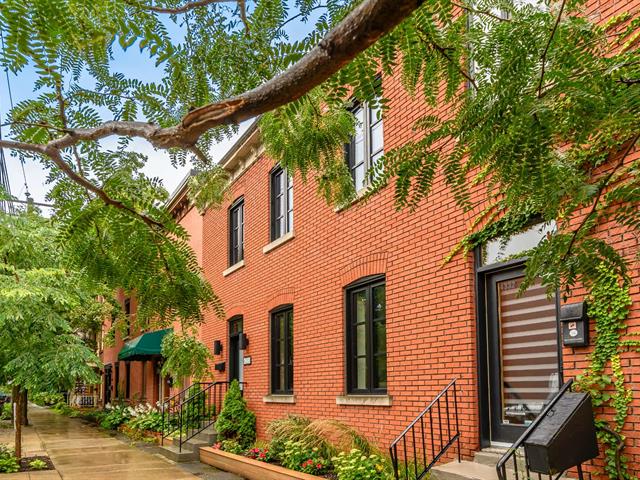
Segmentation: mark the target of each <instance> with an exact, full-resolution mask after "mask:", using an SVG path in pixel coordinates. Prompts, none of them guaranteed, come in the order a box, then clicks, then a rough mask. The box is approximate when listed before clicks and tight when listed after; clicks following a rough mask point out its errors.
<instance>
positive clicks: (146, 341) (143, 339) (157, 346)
mask: <svg viewBox="0 0 640 480" xmlns="http://www.w3.org/2000/svg"><path fill="white" fill-rule="evenodd" d="M172 331H173V328H166V329H164V330H157V331H155V332H148V333H143V334H142V335H140V336H139V337H136V338H134V339H132V340H129V341H128V342H127V343H125V344H124V347H122V350H120V353H118V360H128V361H132V360H149V357H154V356H159V355H160V354H161V351H162V339H163V338H164V336H165V335H166V334H167V333H169V332H172Z"/></svg>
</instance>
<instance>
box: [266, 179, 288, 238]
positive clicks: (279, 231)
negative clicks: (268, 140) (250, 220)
mask: <svg viewBox="0 0 640 480" xmlns="http://www.w3.org/2000/svg"><path fill="white" fill-rule="evenodd" d="M292 229H293V181H292V179H291V177H290V176H289V174H287V172H286V171H285V170H284V169H283V168H282V167H280V166H278V167H276V168H274V169H273V171H272V172H271V240H272V241H273V240H276V239H278V238H280V237H282V236H283V235H284V234H285V233H289V232H290V231H291V230H292Z"/></svg>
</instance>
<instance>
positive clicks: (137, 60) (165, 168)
mask: <svg viewBox="0 0 640 480" xmlns="http://www.w3.org/2000/svg"><path fill="white" fill-rule="evenodd" d="M88 1H89V0H88ZM291 3H293V0H292V2H291ZM249 8H250V5H249ZM289 27H290V28H289V29H288V31H289V32H290V34H291V36H292V38H293V39H295V38H296V37H300V36H302V35H304V34H305V33H306V31H308V28H309V27H308V26H307V25H303V24H300V23H299V22H298V23H296V22H292V23H291V24H290V25H289ZM172 30H175V32H176V35H180V32H179V29H178V28H177V27H172ZM115 45H116V46H115V47H114V60H113V63H112V65H113V68H114V70H116V71H120V72H122V73H124V74H125V75H126V76H127V77H129V78H138V79H140V80H144V81H154V80H157V79H158V78H159V77H160V76H161V75H162V67H160V68H159V69H158V68H156V67H155V65H154V62H152V61H150V60H149V58H148V56H147V54H146V53H145V54H141V53H140V51H139V49H138V48H137V47H135V46H133V47H131V48H129V49H128V50H126V51H123V50H122V49H121V48H120V47H119V46H118V44H117V42H116V44H115ZM1 73H2V76H1V77H0V116H1V119H2V123H4V122H5V121H6V116H7V112H8V111H9V109H10V102H9V88H8V85H10V88H11V93H12V98H13V103H14V104H16V103H18V102H20V101H22V100H25V99H28V98H30V97H33V96H34V95H36V93H34V91H33V88H34V83H35V81H36V79H37V76H36V75H35V72H34V71H33V70H32V69H26V70H24V71H22V72H20V73H19V74H18V75H17V76H16V75H14V74H12V73H9V82H7V79H6V76H5V75H4V72H1ZM105 119H106V120H108V119H109V118H108V117H105ZM249 123H250V122H245V123H244V124H243V125H241V126H240V132H239V133H238V135H240V134H241V133H242V132H243V131H244V129H245V128H246V127H247V126H248V124H249ZM7 133H8V128H6V127H4V128H3V129H2V135H3V138H6V137H7ZM236 138H237V136H236V137H234V138H232V139H229V140H225V141H223V142H221V143H219V144H218V145H216V146H215V147H214V148H213V151H212V152H211V154H212V157H213V158H214V159H216V160H217V159H219V158H221V157H222V156H223V155H224V153H225V152H226V151H227V150H228V149H229V147H230V146H231V145H233V143H234V142H235V140H236ZM116 141H117V140H116V139H115V138H114V139H113V140H109V141H107V142H104V143H103V145H104V146H105V147H109V145H110V144H112V145H115V143H116ZM132 149H135V150H136V151H138V152H141V153H145V154H147V155H148V157H149V161H148V163H147V165H146V167H145V168H144V173H145V174H147V175H149V176H154V177H159V178H161V179H162V180H163V183H164V186H165V188H166V189H167V190H168V191H169V192H172V191H173V190H174V189H175V188H176V187H177V186H178V185H179V183H180V181H181V180H182V179H183V178H184V176H185V175H186V174H187V172H188V171H189V169H190V166H189V165H187V166H185V167H178V168H174V167H173V166H172V165H171V162H170V161H169V156H168V155H167V153H165V152H163V151H157V150H155V149H154V148H153V147H152V146H151V145H150V144H149V143H147V142H146V141H144V140H138V139H137V140H135V141H134V143H133V144H132ZM5 158H6V162H7V170H8V173H9V179H10V182H11V193H12V194H13V195H14V196H15V197H17V198H18V199H21V200H23V199H24V198H25V194H26V187H25V181H24V178H23V174H22V169H21V166H20V162H19V160H18V159H17V158H16V157H12V156H11V155H10V152H9V151H6V150H5ZM24 167H25V168H24V170H25V174H26V184H27V186H28V189H29V192H30V193H31V196H32V198H33V199H34V200H35V201H38V202H45V201H46V200H45V197H46V194H47V192H48V191H49V188H50V186H49V185H47V184H46V177H47V171H46V170H45V169H44V168H43V166H42V165H41V164H40V163H39V162H34V161H27V162H26V163H25V165H24Z"/></svg>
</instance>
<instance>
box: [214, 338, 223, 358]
mask: <svg viewBox="0 0 640 480" xmlns="http://www.w3.org/2000/svg"><path fill="white" fill-rule="evenodd" d="M221 353H222V342H221V341H220V340H216V341H214V342H213V354H214V355H220V354H221Z"/></svg>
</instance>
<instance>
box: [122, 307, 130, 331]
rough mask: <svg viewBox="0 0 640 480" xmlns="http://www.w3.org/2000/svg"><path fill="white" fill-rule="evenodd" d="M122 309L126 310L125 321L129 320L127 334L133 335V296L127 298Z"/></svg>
mask: <svg viewBox="0 0 640 480" xmlns="http://www.w3.org/2000/svg"><path fill="white" fill-rule="evenodd" d="M122 309H123V310H124V316H125V322H127V336H126V337H125V338H129V337H130V336H131V298H125V299H124V302H123V306H122Z"/></svg>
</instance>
